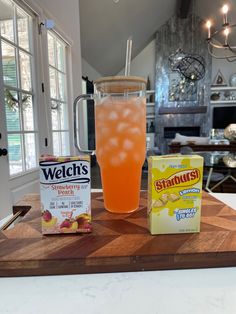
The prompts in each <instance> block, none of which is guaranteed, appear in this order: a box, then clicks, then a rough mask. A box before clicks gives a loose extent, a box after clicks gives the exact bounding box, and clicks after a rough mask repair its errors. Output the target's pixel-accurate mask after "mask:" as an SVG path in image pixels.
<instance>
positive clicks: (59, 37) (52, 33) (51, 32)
mask: <svg viewBox="0 0 236 314" xmlns="http://www.w3.org/2000/svg"><path fill="white" fill-rule="evenodd" d="M48 35H50V36H52V37H53V39H56V40H58V41H60V42H61V43H62V44H63V45H64V48H65V50H64V52H65V56H64V57H65V58H64V67H65V68H64V71H61V70H60V69H59V67H58V65H57V64H55V66H53V65H51V64H49V50H48V76H49V75H50V69H52V70H54V71H55V73H56V93H57V94H59V86H58V81H59V79H58V77H57V76H58V74H59V73H61V74H63V75H65V99H64V100H61V99H59V98H54V97H52V95H51V94H50V102H49V103H50V105H51V103H52V102H53V101H54V102H57V103H59V104H61V105H65V111H64V113H65V117H64V119H66V123H67V128H62V127H60V128H58V129H53V127H52V111H51V110H52V109H51V106H50V118H51V132H52V138H53V133H60V139H59V140H60V146H62V140H61V136H62V134H63V133H67V134H68V138H69V143H68V151H67V152H66V154H67V155H68V154H70V151H71V150H70V142H71V141H70V130H69V125H70V124H69V110H68V109H69V108H68V107H69V103H68V85H69V84H68V68H67V64H68V49H69V45H68V43H67V42H66V40H64V38H63V37H62V35H59V34H58V33H57V32H56V31H54V30H48V31H47V39H48ZM47 44H48V41H47ZM54 54H55V55H56V51H55V50H54ZM56 59H57V57H56ZM49 88H50V78H49ZM59 116H60V114H59ZM60 123H61V121H60V119H59V124H60ZM52 146H53V145H52ZM52 149H53V153H55V150H54V147H52ZM60 151H61V152H60V154H61V155H63V154H64V153H63V152H62V149H61V147H60Z"/></svg>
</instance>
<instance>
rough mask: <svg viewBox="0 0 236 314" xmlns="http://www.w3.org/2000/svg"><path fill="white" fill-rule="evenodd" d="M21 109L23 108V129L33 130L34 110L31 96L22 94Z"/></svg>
mask: <svg viewBox="0 0 236 314" xmlns="http://www.w3.org/2000/svg"><path fill="white" fill-rule="evenodd" d="M22 110H23V126H24V130H25V131H33V130H34V112H33V104H32V96H31V95H27V94H23V95H22Z"/></svg>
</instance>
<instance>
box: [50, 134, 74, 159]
mask: <svg viewBox="0 0 236 314" xmlns="http://www.w3.org/2000/svg"><path fill="white" fill-rule="evenodd" d="M69 151H70V150H69V132H53V154H54V155H57V156H67V155H69Z"/></svg>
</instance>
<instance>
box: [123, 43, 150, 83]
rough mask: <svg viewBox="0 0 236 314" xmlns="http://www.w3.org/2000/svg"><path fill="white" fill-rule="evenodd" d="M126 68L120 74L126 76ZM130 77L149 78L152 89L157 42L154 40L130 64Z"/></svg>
mask: <svg viewBox="0 0 236 314" xmlns="http://www.w3.org/2000/svg"><path fill="white" fill-rule="evenodd" d="M124 70H125V68H123V69H122V71H120V72H119V73H118V75H124ZM130 75H134V76H141V77H144V78H146V79H147V77H148V76H149V79H150V83H151V89H154V82H155V40H154V39H153V40H152V41H151V42H150V43H149V44H148V45H147V46H146V47H145V48H144V49H143V50H142V51H141V52H140V53H139V54H138V55H137V56H136V57H135V58H134V59H133V60H132V61H131V64H130Z"/></svg>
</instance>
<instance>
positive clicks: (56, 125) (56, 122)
mask: <svg viewBox="0 0 236 314" xmlns="http://www.w3.org/2000/svg"><path fill="white" fill-rule="evenodd" d="M59 106H60V105H59ZM59 106H58V104H57V103H56V102H55V101H52V110H51V112H52V129H53V130H60V114H59V110H60V109H59V108H58V107H59Z"/></svg>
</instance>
